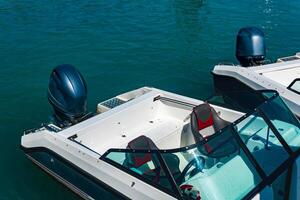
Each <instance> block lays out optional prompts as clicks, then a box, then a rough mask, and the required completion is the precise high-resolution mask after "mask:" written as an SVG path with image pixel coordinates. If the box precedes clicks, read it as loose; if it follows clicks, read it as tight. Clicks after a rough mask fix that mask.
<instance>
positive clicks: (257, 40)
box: [236, 27, 266, 67]
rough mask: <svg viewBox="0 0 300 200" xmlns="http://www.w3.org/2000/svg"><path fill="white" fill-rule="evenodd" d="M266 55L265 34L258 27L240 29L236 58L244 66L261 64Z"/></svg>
mask: <svg viewBox="0 0 300 200" xmlns="http://www.w3.org/2000/svg"><path fill="white" fill-rule="evenodd" d="M265 57H266V46H265V35H264V33H263V32H262V31H261V30H260V29H258V28H256V27H246V28H242V29H240V31H239V33H238V35H237V38H236V58H237V59H238V60H239V62H240V64H241V65H242V66H244V67H249V66H256V65H261V64H262V63H263V61H264V59H265Z"/></svg>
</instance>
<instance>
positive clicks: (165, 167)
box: [156, 153, 183, 200]
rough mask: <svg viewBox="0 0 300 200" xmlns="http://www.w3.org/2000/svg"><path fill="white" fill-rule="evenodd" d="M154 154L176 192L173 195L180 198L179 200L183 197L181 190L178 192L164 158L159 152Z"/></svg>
mask: <svg viewBox="0 0 300 200" xmlns="http://www.w3.org/2000/svg"><path fill="white" fill-rule="evenodd" d="M156 155H157V158H158V160H159V162H160V164H161V166H162V168H163V170H164V171H165V172H166V176H167V178H168V180H169V182H170V184H171V186H172V188H173V191H174V192H175V193H176V194H175V195H176V196H177V198H178V199H180V200H181V199H183V197H182V195H181V192H180V190H179V188H178V187H177V184H176V181H175V179H174V177H173V176H172V175H171V174H172V173H171V171H170V169H169V168H168V166H167V164H166V162H165V160H164V158H163V157H162V155H161V154H160V153H157V154H156Z"/></svg>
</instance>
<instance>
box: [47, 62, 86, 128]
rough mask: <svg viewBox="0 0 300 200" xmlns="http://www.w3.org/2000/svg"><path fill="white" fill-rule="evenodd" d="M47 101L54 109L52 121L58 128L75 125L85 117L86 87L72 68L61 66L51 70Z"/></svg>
mask: <svg viewBox="0 0 300 200" xmlns="http://www.w3.org/2000/svg"><path fill="white" fill-rule="evenodd" d="M48 100H49V102H50V104H51V105H52V106H53V109H54V115H53V116H54V121H55V123H56V125H58V126H60V127H66V126H70V125H73V124H76V123H78V122H80V121H82V120H83V119H84V118H85V117H86V115H87V109H86V105H87V87H86V83H85V81H84V79H83V77H82V75H81V74H80V72H79V71H78V70H77V69H76V68H75V67H74V66H72V65H68V64H63V65H59V66H57V67H56V68H54V69H53V71H52V73H51V75H50V80H49V88H48Z"/></svg>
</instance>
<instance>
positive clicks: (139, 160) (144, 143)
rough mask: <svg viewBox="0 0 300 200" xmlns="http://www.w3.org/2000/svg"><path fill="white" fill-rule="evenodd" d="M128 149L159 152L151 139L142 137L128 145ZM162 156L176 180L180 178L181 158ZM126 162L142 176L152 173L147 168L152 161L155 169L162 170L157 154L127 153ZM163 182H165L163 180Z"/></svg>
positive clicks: (171, 155)
mask: <svg viewBox="0 0 300 200" xmlns="http://www.w3.org/2000/svg"><path fill="white" fill-rule="evenodd" d="M127 149H132V150H158V147H157V146H156V145H155V144H154V142H153V141H152V140H151V139H150V138H148V137H146V136H144V135H141V136H139V137H137V138H135V139H133V140H132V141H130V142H129V143H128V145H127ZM162 156H163V159H164V160H165V162H166V164H167V165H168V167H169V170H170V172H171V173H172V174H173V176H174V177H175V178H176V177H178V176H179V175H180V169H179V158H178V157H177V156H176V155H175V154H172V153H163V154H162ZM125 161H126V165H127V166H128V167H130V168H131V169H132V170H134V171H136V172H138V173H140V174H145V173H149V171H151V170H150V168H148V166H145V164H148V162H150V161H152V163H153V165H154V166H153V167H155V168H158V169H160V167H159V165H160V164H159V161H158V158H157V156H156V154H153V153H126V159H125ZM133 168H135V169H133ZM152 171H153V170H152ZM161 173H162V174H164V173H163V171H161ZM161 181H163V179H162V178H161Z"/></svg>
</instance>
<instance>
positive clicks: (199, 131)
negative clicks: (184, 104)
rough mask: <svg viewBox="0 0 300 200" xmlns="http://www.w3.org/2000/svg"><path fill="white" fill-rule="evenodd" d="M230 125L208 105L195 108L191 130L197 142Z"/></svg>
mask: <svg viewBox="0 0 300 200" xmlns="http://www.w3.org/2000/svg"><path fill="white" fill-rule="evenodd" d="M228 124H230V122H228V121H226V120H224V119H222V118H221V117H220V116H219V115H218V113H217V112H216V111H215V109H214V108H212V107H211V106H210V105H209V104H208V103H203V104H200V105H198V106H196V107H194V108H193V111H192V113H191V130H192V133H193V136H194V138H195V141H196V142H199V141H201V140H203V139H204V138H206V137H208V136H210V135H212V134H214V133H215V132H217V131H219V130H220V129H222V128H224V127H225V126H227V125H228Z"/></svg>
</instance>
